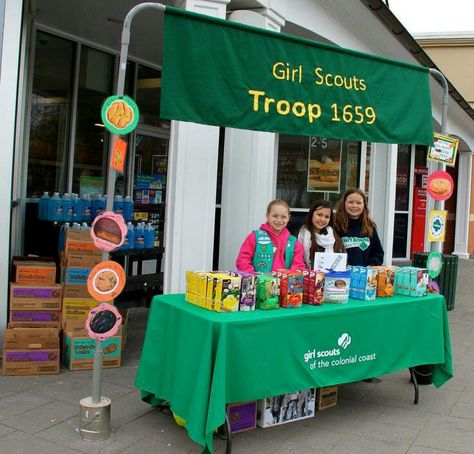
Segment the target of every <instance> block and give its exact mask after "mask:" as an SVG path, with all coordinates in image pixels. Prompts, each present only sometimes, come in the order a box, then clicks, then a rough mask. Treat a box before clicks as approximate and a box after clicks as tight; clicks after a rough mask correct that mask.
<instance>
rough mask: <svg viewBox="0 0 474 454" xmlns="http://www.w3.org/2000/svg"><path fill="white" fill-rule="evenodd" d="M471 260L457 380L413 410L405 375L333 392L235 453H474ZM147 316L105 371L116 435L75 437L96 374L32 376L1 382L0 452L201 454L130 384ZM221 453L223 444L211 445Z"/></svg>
mask: <svg viewBox="0 0 474 454" xmlns="http://www.w3.org/2000/svg"><path fill="white" fill-rule="evenodd" d="M472 276H474V260H460V265H459V271H458V285H457V297H456V302H455V308H454V310H452V311H450V312H449V313H448V314H449V320H450V328H451V342H452V352H453V362H454V374H455V376H454V378H453V379H451V380H450V381H448V382H447V383H446V384H445V385H444V386H443V387H442V388H440V389H436V388H435V387H434V386H421V387H420V388H421V390H420V403H419V405H413V386H412V385H411V384H410V383H409V374H408V371H402V372H399V373H394V374H391V375H386V376H383V377H381V378H382V380H383V381H382V382H381V383H365V382H359V383H352V384H348V385H344V386H341V387H340V388H339V401H338V404H337V406H336V407H335V408H332V409H328V410H326V411H323V412H319V413H317V414H316V416H315V417H314V418H310V419H307V420H303V421H300V422H296V423H293V424H286V425H283V426H278V427H274V428H271V429H258V428H257V429H256V430H253V431H249V432H243V433H241V434H237V435H235V436H234V439H233V452H234V453H236V454H239V453H246V454H247V453H251V454H253V453H262V454H263V453H278V454H284V453H295V454H296V453H297V454H306V453H307V454H310V453H311V454H313V453H340V454H346V453H361V454H367V453H374V454H385V453H387V454H388V453H409V454H428V453H429V454H436V453H444V452H449V453H473V452H474V299H473V295H474V280H473V278H472ZM147 313H148V311H147V310H146V309H143V308H140V309H134V310H131V311H130V314H129V333H128V344H127V347H126V351H125V354H124V357H123V366H122V367H121V368H118V369H107V370H104V372H103V384H102V394H103V395H105V396H107V397H110V398H111V399H112V417H111V425H112V428H113V433H112V436H111V437H110V439H109V440H107V441H104V442H87V441H83V440H81V438H80V437H79V435H78V434H77V432H76V428H77V426H78V414H79V401H80V399H82V398H83V397H86V396H89V395H90V394H91V388H92V371H80V372H71V371H68V370H66V369H62V370H61V373H60V375H53V376H32V377H0V453H2V454H22V453H34V454H42V453H45V454H46V453H47V454H56V453H57V454H70V453H87V454H95V453H107V454H112V453H124V454H125V453H130V454H131V453H133V454H137V453H138V454H147V453H153V454H156V453H160V454H161V453H167V452H169V453H176V454H181V453H183V454H185V453H193V454H198V453H199V452H200V447H199V446H198V445H196V444H195V443H194V442H192V441H191V440H190V439H189V438H188V437H187V434H186V431H185V429H183V428H180V427H178V426H177V425H176V424H175V423H174V420H173V418H172V417H171V416H170V415H168V414H165V413H164V412H162V411H160V410H157V409H154V408H152V407H151V406H149V405H148V404H145V403H143V402H142V401H141V399H140V393H139V392H138V391H137V390H136V389H135V387H134V385H133V383H134V379H135V373H136V370H137V365H138V361H139V357H140V350H141V345H142V342H143V337H144V333H145V328H146V318H147ZM215 447H216V450H215V452H218V453H224V452H225V448H226V445H225V442H224V441H221V440H217V441H216V442H215Z"/></svg>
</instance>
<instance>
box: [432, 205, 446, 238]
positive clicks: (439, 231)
mask: <svg viewBox="0 0 474 454" xmlns="http://www.w3.org/2000/svg"><path fill="white" fill-rule="evenodd" d="M429 226H430V228H429V231H428V241H444V236H445V233H446V211H444V210H431V211H430V222H429Z"/></svg>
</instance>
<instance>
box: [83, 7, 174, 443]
mask: <svg viewBox="0 0 474 454" xmlns="http://www.w3.org/2000/svg"><path fill="white" fill-rule="evenodd" d="M147 8H153V9H157V10H159V11H165V9H166V7H165V5H162V4H161V3H152V2H146V3H141V4H139V5H136V6H134V7H133V8H132V9H131V10H130V11H129V12H128V13H127V16H126V17H125V20H124V23H123V28H122V39H121V47H120V61H119V71H118V78H117V90H116V95H117V96H123V90H124V87H125V73H126V70H127V57H128V47H129V44H130V27H131V24H132V20H133V18H134V17H135V15H136V14H137V13H139V12H140V11H142V10H144V9H147ZM117 137H118V135H117V134H110V135H109V147H108V156H107V201H106V211H112V210H113V203H114V195H115V180H116V170H115V169H114V168H112V166H111V165H110V160H111V157H112V152H113V145H114V142H115V140H116V138H117ZM108 259H109V253H108V252H103V253H102V260H103V261H106V260H108ZM103 354H104V350H103V342H102V341H101V340H98V339H97V340H96V347H95V350H94V365H93V370H92V396H90V397H86V398H84V399H82V400H81V402H80V407H81V413H80V414H81V417H80V427H79V433H80V435H81V438H83V439H84V440H88V441H89V440H90V441H98V440H106V439H107V438H108V437H109V436H110V407H111V400H110V399H109V398H107V397H103V396H102V359H103ZM91 415H92V416H91Z"/></svg>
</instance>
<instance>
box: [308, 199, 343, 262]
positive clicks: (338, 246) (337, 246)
mask: <svg viewBox="0 0 474 454" xmlns="http://www.w3.org/2000/svg"><path fill="white" fill-rule="evenodd" d="M321 208H329V210H330V212H331V214H330V215H329V223H328V226H329V227H332V228H333V233H334V239H335V240H336V241H335V243H334V252H344V251H345V249H344V245H343V244H342V241H341V239H340V238H339V236H338V234H337V233H336V230H335V229H334V213H333V212H332V206H331V203H330V202H329V201H328V200H318V201H316V203H315V204H314V205H313V206H312V208H311V209H310V210H309V211H308V215H307V216H306V220H305V222H304V224H303V227H304V228H306V230H308V232H309V234H310V236H311V248H310V250H309V256H310V257H314V254H315V253H316V252H317V251H318V250H319V247H318V243H317V241H316V234H315V233H314V225H313V214H314V212H315V211H317V210H319V209H321ZM320 233H321V234H322V235H326V234H327V233H328V232H327V229H326V228H324V229H322V230H321V232H320Z"/></svg>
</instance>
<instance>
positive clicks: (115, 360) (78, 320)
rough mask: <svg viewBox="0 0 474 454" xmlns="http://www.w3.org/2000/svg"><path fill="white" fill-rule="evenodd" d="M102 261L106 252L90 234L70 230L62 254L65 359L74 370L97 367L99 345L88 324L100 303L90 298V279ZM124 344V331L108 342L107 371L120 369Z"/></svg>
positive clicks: (105, 353) (105, 351)
mask: <svg viewBox="0 0 474 454" xmlns="http://www.w3.org/2000/svg"><path fill="white" fill-rule="evenodd" d="M101 261H102V252H101V251H100V250H99V249H97V248H96V247H95V244H94V242H93V240H92V238H91V236H90V232H89V231H87V230H72V229H69V230H67V232H66V237H65V240H64V251H61V283H62V290H63V300H62V329H63V332H62V335H63V354H62V359H63V363H64V365H65V366H66V367H68V368H69V369H71V370H84V369H92V367H93V356H94V349H95V343H96V342H95V340H93V339H91V338H90V337H89V336H88V335H87V331H86V330H85V321H86V319H87V316H88V315H89V312H90V311H91V309H93V308H94V307H96V306H97V305H98V304H99V302H98V301H96V300H95V299H94V298H92V297H91V295H90V294H89V291H88V290H87V279H88V277H89V274H90V272H91V270H92V268H94V266H95V265H97V264H98V263H100V262H101ZM109 303H110V304H113V301H109ZM121 344H122V336H121V330H120V331H119V334H118V335H117V336H114V337H112V338H110V339H109V340H107V341H105V342H104V360H103V365H104V367H120V358H121V350H122V347H121ZM109 347H110V348H109Z"/></svg>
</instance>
